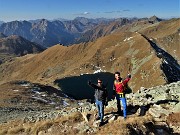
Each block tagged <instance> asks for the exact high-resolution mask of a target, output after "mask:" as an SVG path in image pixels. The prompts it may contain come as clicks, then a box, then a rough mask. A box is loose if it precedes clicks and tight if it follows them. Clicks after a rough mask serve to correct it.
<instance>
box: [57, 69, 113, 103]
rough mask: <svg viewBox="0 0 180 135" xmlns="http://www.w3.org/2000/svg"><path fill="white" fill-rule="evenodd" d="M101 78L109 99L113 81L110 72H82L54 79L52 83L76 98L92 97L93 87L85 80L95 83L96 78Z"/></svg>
mask: <svg viewBox="0 0 180 135" xmlns="http://www.w3.org/2000/svg"><path fill="white" fill-rule="evenodd" d="M98 78H100V79H102V80H103V83H104V85H107V90H108V99H111V97H112V94H113V90H112V88H113V81H114V74H112V73H108V72H106V73H97V74H84V75H81V76H74V77H66V78H63V79H58V80H55V81H54V83H55V84H56V85H58V86H59V87H60V88H61V90H62V92H63V93H65V94H67V95H68V96H70V97H72V98H74V99H77V100H82V99H91V100H93V99H94V89H93V88H92V87H90V86H89V85H88V84H87V82H88V81H89V80H91V81H92V83H94V84H97V79H98Z"/></svg>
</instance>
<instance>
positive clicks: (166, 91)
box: [0, 82, 180, 135]
mask: <svg viewBox="0 0 180 135" xmlns="http://www.w3.org/2000/svg"><path fill="white" fill-rule="evenodd" d="M179 90H180V82H176V83H171V84H167V85H164V86H163V85H161V86H157V87H152V88H149V89H146V88H144V87H141V89H140V90H139V91H137V92H136V93H130V94H128V95H126V97H127V105H128V117H127V120H126V121H124V120H123V117H122V116H117V115H116V114H115V113H114V111H115V110H116V100H111V101H109V103H108V106H106V108H105V118H104V119H105V124H104V125H103V126H102V127H99V126H98V125H99V121H94V118H95V115H96V113H95V112H96V111H95V110H96V108H95V105H94V104H91V103H88V102H84V101H81V102H79V103H78V106H76V107H70V106H69V107H68V106H67V107H66V108H64V109H60V110H59V109H57V110H46V111H34V112H33V111H31V110H26V111H27V114H26V116H24V117H22V120H23V122H24V124H26V123H28V122H30V123H34V124H33V125H35V124H36V123H38V122H42V121H49V120H51V122H52V121H54V120H57V119H60V118H65V117H68V118H70V117H71V116H74V114H76V117H77V119H78V120H76V121H74V120H73V122H74V124H75V125H72V123H71V122H72V121H71V119H67V120H66V122H65V123H64V124H63V123H59V126H60V127H61V128H63V130H61V131H60V130H59V131H58V130H57V127H56V124H55V123H53V122H52V123H51V125H50V126H49V127H47V128H45V129H44V128H43V129H40V130H38V131H37V134H38V135H40V134H48V135H49V134H52V133H53V134H54V131H56V134H58V133H62V134H66V133H68V132H69V133H70V131H71V130H74V129H77V134H82V133H83V134H95V133H97V134H101V133H103V132H107V133H108V132H112V134H116V132H117V131H114V130H113V129H109V131H108V130H107V129H106V128H108V127H111V125H113V123H118V122H120V123H122V124H125V125H126V128H125V129H122V130H128V134H134V133H135V134H139V133H141V134H147V133H149V134H178V133H180V120H179V119H177V118H178V116H179V115H180V102H179V101H180V91H179ZM19 114H21V113H19ZM11 117H15V115H14V116H11ZM173 117H177V118H176V119H175V118H173ZM72 119H76V118H72ZM140 119H141V120H140ZM145 119H146V122H145V123H144V125H143V123H141V124H140V121H144V120H145ZM138 120H140V121H139V122H138ZM134 122H136V124H135V125H136V126H135V125H133V123H134ZM148 124H150V125H149V126H148ZM0 127H1V126H0ZM150 127H154V129H153V130H152V129H151V128H150ZM114 128H115V127H114ZM4 131H5V130H4ZM24 131H25V129H24ZM132 131H133V132H132ZM7 133H8V131H7ZM21 133H23V131H21ZM119 133H120V132H119Z"/></svg>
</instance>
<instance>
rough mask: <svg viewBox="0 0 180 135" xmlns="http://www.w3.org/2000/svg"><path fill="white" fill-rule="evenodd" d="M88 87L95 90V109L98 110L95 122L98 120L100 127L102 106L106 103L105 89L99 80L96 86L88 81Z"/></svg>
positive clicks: (102, 112)
mask: <svg viewBox="0 0 180 135" xmlns="http://www.w3.org/2000/svg"><path fill="white" fill-rule="evenodd" d="M88 85H89V86H91V87H93V88H94V89H95V94H94V97H95V103H96V107H97V109H98V117H97V118H96V120H99V119H100V125H102V124H103V117H104V105H105V102H106V101H107V89H106V87H105V85H104V84H103V82H102V80H101V79H98V84H93V83H91V81H88Z"/></svg>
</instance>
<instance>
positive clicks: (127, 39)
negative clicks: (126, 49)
mask: <svg viewBox="0 0 180 135" xmlns="http://www.w3.org/2000/svg"><path fill="white" fill-rule="evenodd" d="M132 38H133V37H129V38H126V39H124V42H125V41H129V40H130V39H132Z"/></svg>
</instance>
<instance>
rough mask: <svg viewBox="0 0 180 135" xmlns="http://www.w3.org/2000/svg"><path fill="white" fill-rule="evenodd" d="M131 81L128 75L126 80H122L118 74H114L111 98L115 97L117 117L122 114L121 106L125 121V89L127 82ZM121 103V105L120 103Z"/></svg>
mask: <svg viewBox="0 0 180 135" xmlns="http://www.w3.org/2000/svg"><path fill="white" fill-rule="evenodd" d="M130 79H131V75H130V74H128V76H127V77H126V79H124V80H123V79H122V78H121V77H120V72H115V80H114V86H113V93H114V94H113V96H116V100H117V109H118V111H117V113H118V114H119V115H121V114H122V111H121V105H122V108H123V116H124V119H126V106H127V105H126V98H125V87H126V85H127V83H128V81H129V80H130ZM120 101H121V103H122V104H121V103H120Z"/></svg>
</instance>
